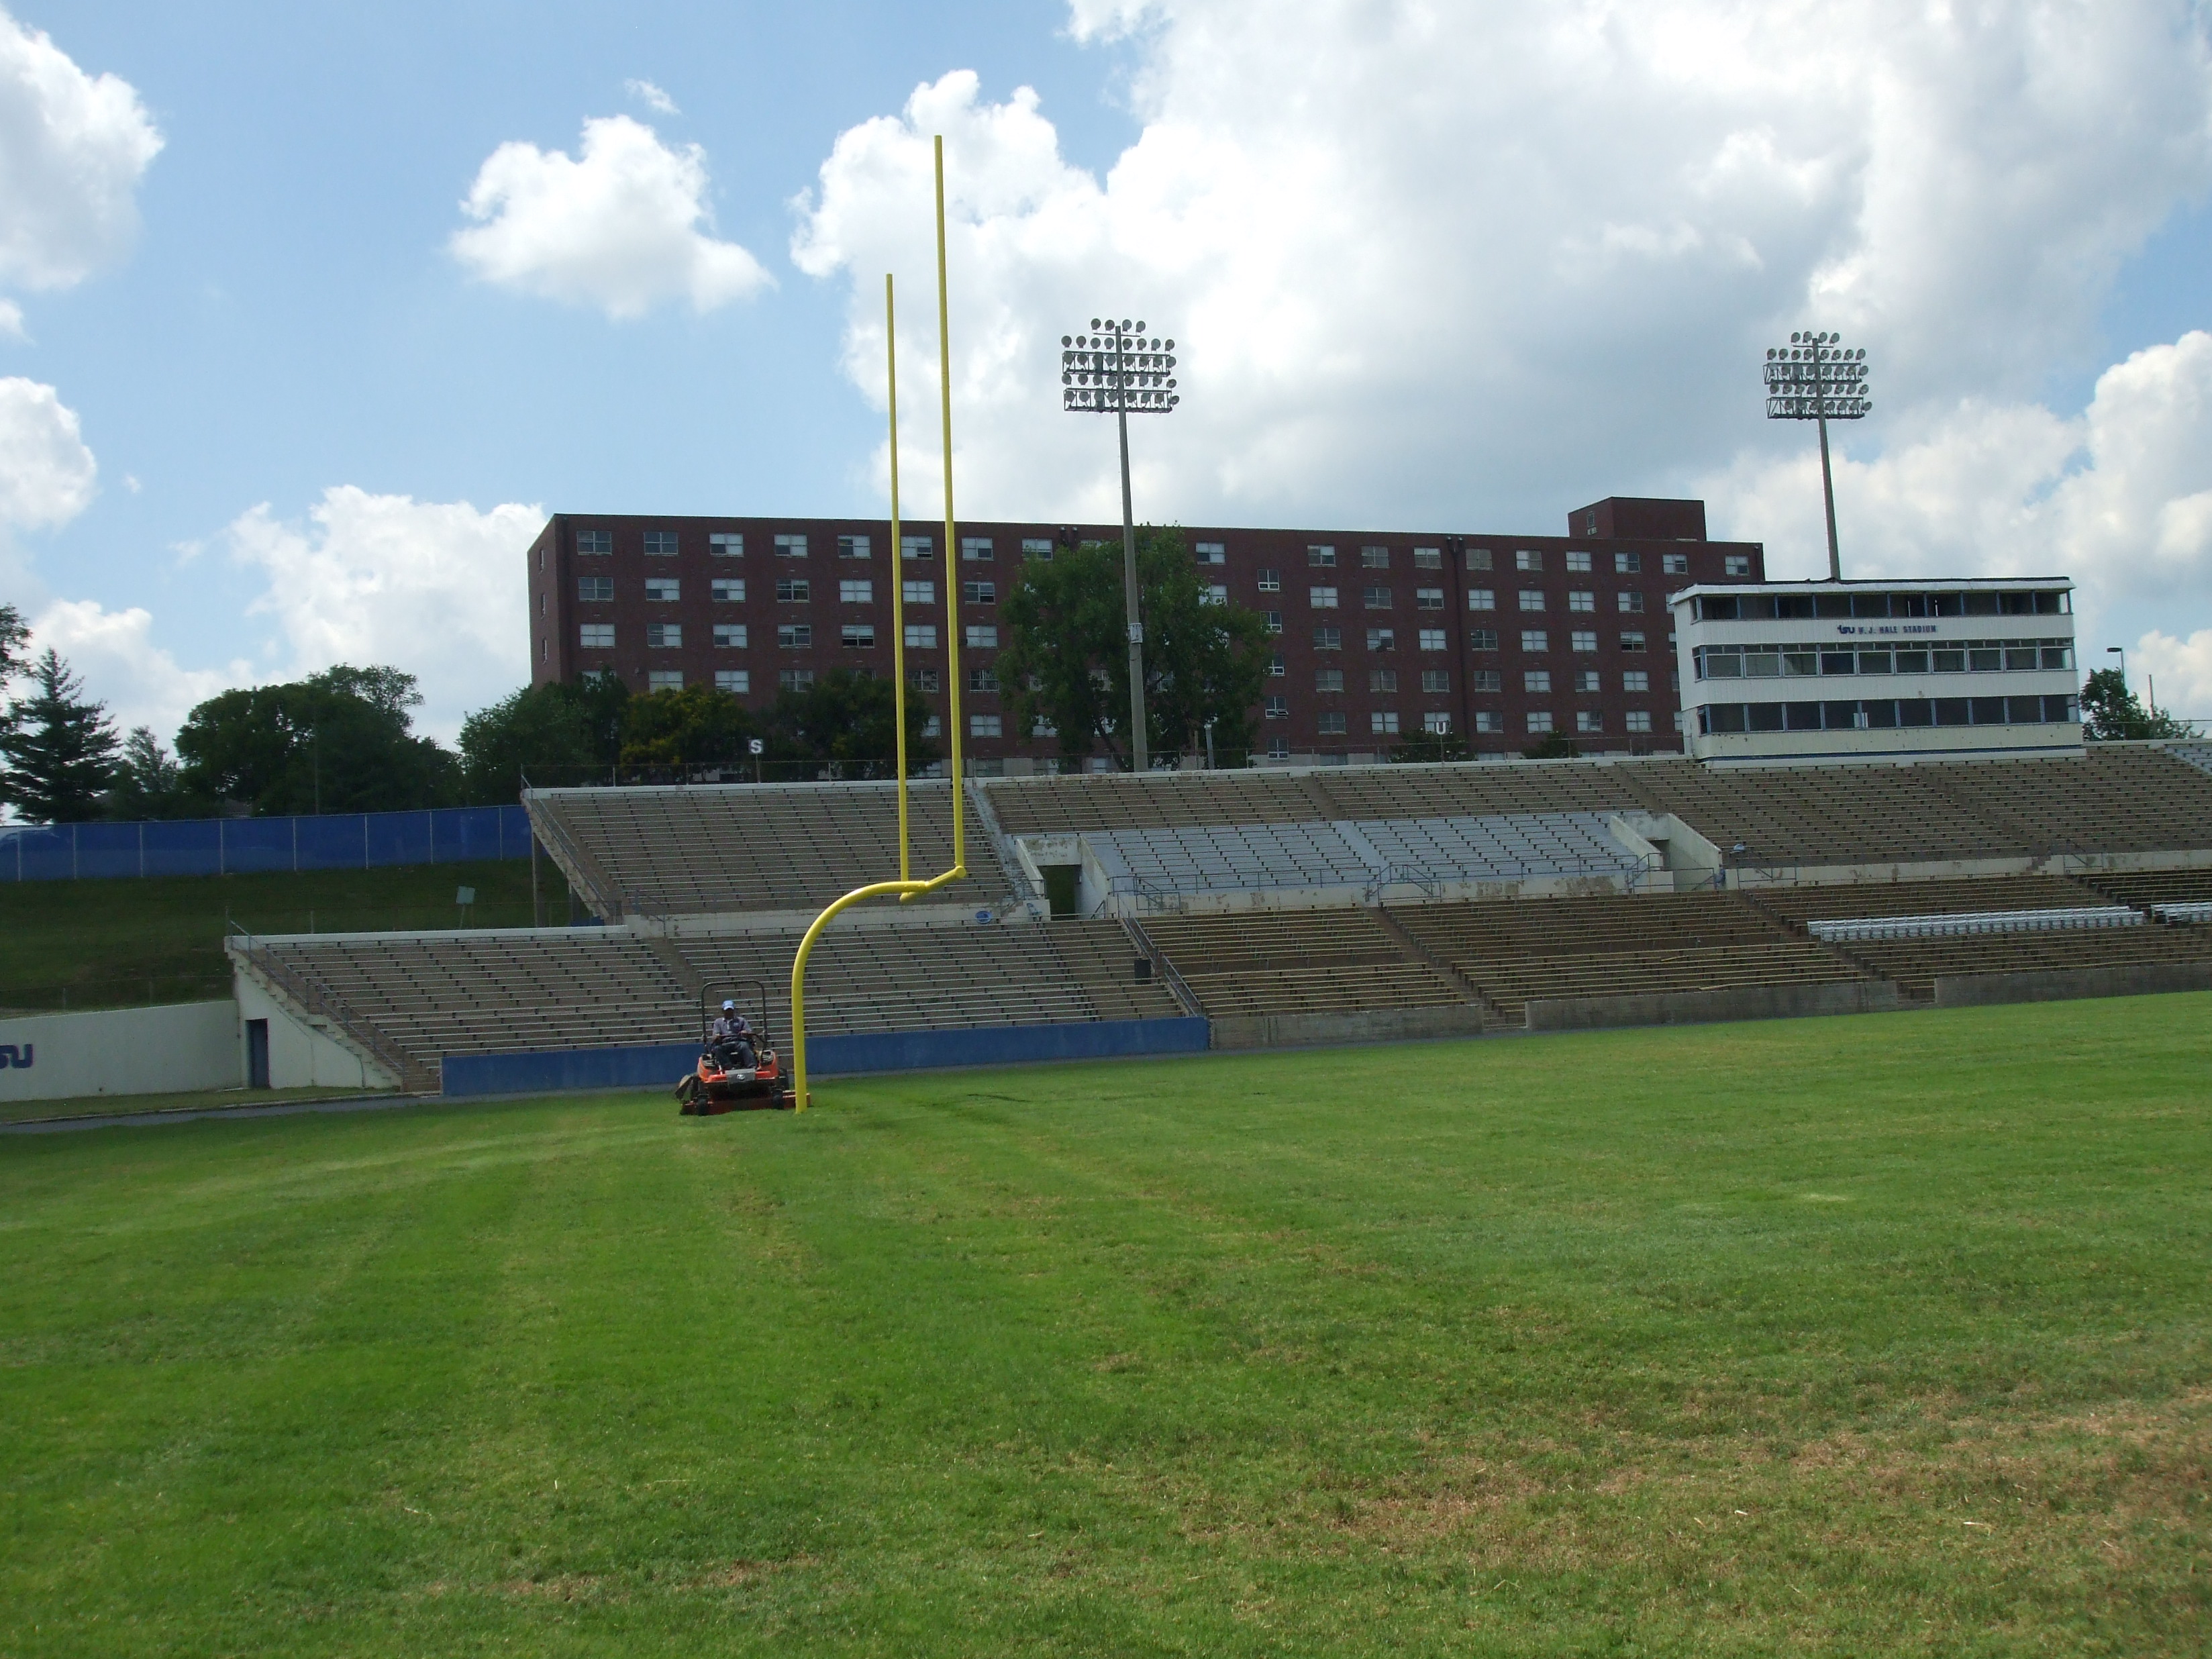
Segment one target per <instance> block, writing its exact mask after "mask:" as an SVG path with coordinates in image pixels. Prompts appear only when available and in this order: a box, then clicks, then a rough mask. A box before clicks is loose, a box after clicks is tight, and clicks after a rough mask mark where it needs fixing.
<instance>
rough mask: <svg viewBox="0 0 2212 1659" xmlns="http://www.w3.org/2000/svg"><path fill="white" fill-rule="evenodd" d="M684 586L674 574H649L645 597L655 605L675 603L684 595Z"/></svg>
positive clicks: (646, 581) (646, 580)
mask: <svg viewBox="0 0 2212 1659" xmlns="http://www.w3.org/2000/svg"><path fill="white" fill-rule="evenodd" d="M682 586H683V585H682V584H681V583H679V582H678V580H676V578H675V577H673V576H647V578H646V579H645V597H646V598H647V599H648V600H650V601H651V602H652V603H653V604H655V605H674V604H675V603H676V602H677V601H678V599H682V598H683V597H684V595H683V592H682Z"/></svg>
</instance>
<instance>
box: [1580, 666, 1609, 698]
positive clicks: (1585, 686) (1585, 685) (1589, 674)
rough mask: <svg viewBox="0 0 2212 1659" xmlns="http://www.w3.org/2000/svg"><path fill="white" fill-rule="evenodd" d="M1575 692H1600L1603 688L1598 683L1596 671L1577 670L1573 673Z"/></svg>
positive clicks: (1588, 669)
mask: <svg viewBox="0 0 2212 1659" xmlns="http://www.w3.org/2000/svg"><path fill="white" fill-rule="evenodd" d="M1575 690H1577V691H1582V692H1590V691H1602V690H1605V688H1604V686H1602V685H1601V684H1599V683H1598V673H1597V670H1596V669H1595V668H1578V669H1577V670H1576V671H1575Z"/></svg>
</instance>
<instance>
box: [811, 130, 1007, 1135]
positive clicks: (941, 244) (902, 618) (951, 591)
mask: <svg viewBox="0 0 2212 1659" xmlns="http://www.w3.org/2000/svg"><path fill="white" fill-rule="evenodd" d="M935 147H936V159H937V362H938V390H939V397H940V400H941V406H940V410H939V412H940V415H941V417H942V426H943V436H944V442H945V561H944V582H945V677H946V681H947V684H946V686H945V698H946V707H945V719H946V720H947V722H948V723H949V724H950V725H951V729H952V867H951V869H950V870H947V871H945V872H944V873H943V874H942V875H938V876H932V877H931V878H929V879H928V880H927V881H916V880H915V879H914V878H913V876H912V868H913V860H912V858H911V855H910V854H909V852H908V845H907V796H906V608H905V604H904V596H905V591H906V584H905V569H904V567H905V561H906V550H905V548H904V546H903V545H902V544H901V541H900V538H899V478H898V335H897V323H896V315H895V307H894V305H893V302H892V289H891V278H890V272H888V271H886V272H885V273H884V352H885V355H886V357H887V360H888V366H889V372H890V378H889V381H888V386H889V390H890V472H891V478H890V483H891V546H890V570H891V671H892V674H893V676H894V677H895V678H894V684H893V687H892V691H891V702H892V708H893V709H894V711H895V713H894V715H893V720H894V723H895V724H896V726H897V735H896V750H897V760H896V766H897V771H898V829H899V872H898V878H897V879H896V881H876V882H870V883H869V884H867V885H866V886H865V887H855V888H854V890H852V891H851V892H849V893H848V894H846V895H845V896H843V897H842V898H840V899H837V900H836V901H835V902H832V903H831V904H830V906H829V908H827V909H826V910H824V911H823V913H822V914H821V915H818V916H817V917H815V918H814V922H813V925H812V926H811V927H809V928H807V930H806V934H805V938H803V939H800V940H799V953H798V954H797V955H796V956H794V957H793V958H792V959H791V1087H792V1106H793V1109H795V1110H798V1111H801V1112H803V1111H805V1109H806V1105H807V1089H806V959H807V958H808V957H811V956H812V955H813V954H814V942H815V941H816V940H817V939H820V938H821V937H822V930H823V928H825V927H828V926H829V924H830V922H832V921H835V920H836V917H837V914H838V912H840V911H841V910H844V909H847V908H849V907H851V906H853V905H855V904H858V903H859V902H860V901H861V900H862V899H869V898H877V897H879V896H884V895H885V894H890V893H896V894H897V895H898V896H899V902H900V903H902V904H905V903H909V902H912V901H913V900H915V899H916V898H919V897H920V896H921V895H922V894H924V893H928V892H933V891H935V890H937V889H938V888H939V887H942V886H944V885H945V884H946V883H948V882H954V881H958V880H960V879H961V878H963V877H964V876H965V875H966V874H967V873H968V837H967V826H966V821H967V817H968V813H967V805H966V802H965V801H964V800H963V798H962V795H961V787H960V786H961V776H960V602H959V598H958V595H959V592H960V589H959V586H958V582H959V580H960V571H959V568H958V564H957V559H958V543H957V540H956V539H955V536H954V523H955V520H954V516H953V511H952V333H951V307H949V306H948V305H947V303H946V301H945V139H944V137H943V136H942V135H939V137H938V138H937V139H936V141H935Z"/></svg>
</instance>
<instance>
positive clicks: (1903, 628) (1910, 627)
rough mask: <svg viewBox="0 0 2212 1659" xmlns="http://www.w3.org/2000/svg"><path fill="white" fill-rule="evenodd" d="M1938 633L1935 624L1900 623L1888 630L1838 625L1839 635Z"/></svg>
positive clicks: (1854, 624) (1849, 624)
mask: <svg viewBox="0 0 2212 1659" xmlns="http://www.w3.org/2000/svg"><path fill="white" fill-rule="evenodd" d="M1937 631H1938V630H1937V629H1936V624H1935V623H1897V624H1895V625H1893V626H1892V627H1888V628H1861V627H1859V626H1858V625H1857V623H1837V624H1836V632H1838V634H1933V633H1936V632H1937Z"/></svg>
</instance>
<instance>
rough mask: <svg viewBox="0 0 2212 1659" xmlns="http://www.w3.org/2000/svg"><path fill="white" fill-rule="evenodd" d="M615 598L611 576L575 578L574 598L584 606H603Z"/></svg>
mask: <svg viewBox="0 0 2212 1659" xmlns="http://www.w3.org/2000/svg"><path fill="white" fill-rule="evenodd" d="M614 596H615V579H614V578H613V577H612V576H579V577H577V578H576V597H577V598H578V599H580V600H582V601H583V602H584V603H585V604H586V605H604V604H605V603H606V602H607V601H608V600H609V599H612V598H614Z"/></svg>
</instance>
